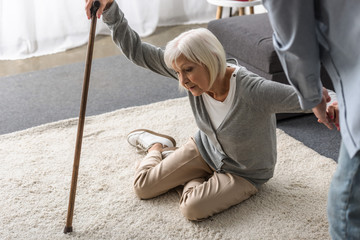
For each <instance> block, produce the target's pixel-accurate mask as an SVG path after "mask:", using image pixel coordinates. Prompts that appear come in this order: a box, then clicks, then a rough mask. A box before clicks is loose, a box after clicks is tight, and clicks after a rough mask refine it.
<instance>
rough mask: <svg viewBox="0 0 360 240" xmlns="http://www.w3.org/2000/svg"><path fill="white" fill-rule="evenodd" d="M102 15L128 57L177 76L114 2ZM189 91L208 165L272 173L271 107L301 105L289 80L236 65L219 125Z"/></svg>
mask: <svg viewBox="0 0 360 240" xmlns="http://www.w3.org/2000/svg"><path fill="white" fill-rule="evenodd" d="M103 21H104V22H105V23H106V24H107V25H108V27H109V28H110V30H111V32H112V37H113V40H114V42H115V43H116V44H117V45H118V46H119V47H120V48H121V49H122V51H123V53H124V54H125V55H126V56H127V57H128V58H129V59H130V60H131V61H132V62H133V63H135V64H137V65H139V66H141V67H145V68H148V69H150V70H151V71H154V72H156V73H159V74H161V75H164V76H167V77H171V78H175V79H177V77H176V74H175V72H174V71H173V70H172V69H169V68H167V66H166V65H165V62H164V57H163V56H164V51H163V50H162V49H161V48H158V47H155V46H152V45H150V44H147V43H143V42H141V39H140V37H139V36H138V34H137V33H136V32H134V31H133V30H132V29H131V28H130V27H129V25H128V23H127V20H126V19H125V18H124V14H123V13H122V11H121V10H120V9H119V7H118V5H117V4H116V2H114V3H113V4H112V6H111V7H110V8H109V9H108V10H107V11H105V12H104V15H103ZM188 97H189V100H190V105H191V108H192V111H193V114H194V117H195V120H196V124H197V126H198V127H199V131H198V132H197V133H196V134H195V136H194V139H195V142H196V145H197V147H198V149H199V151H200V154H201V155H202V157H203V158H204V159H205V161H206V162H207V163H208V164H209V166H211V167H212V168H213V169H215V170H216V171H218V172H228V173H233V174H236V175H239V176H242V177H244V178H246V179H248V180H249V181H250V182H252V183H253V184H255V185H256V186H257V187H258V186H259V185H261V184H263V183H264V182H266V181H267V180H269V179H270V178H271V177H272V176H273V172H274V167H275V163H276V118H275V113H279V112H301V111H302V110H301V108H300V104H299V101H298V97H297V95H296V93H295V91H294V89H293V88H292V87H291V86H289V85H285V84H280V83H276V82H273V81H269V80H266V79H263V78H261V77H259V76H258V75H255V74H254V73H252V72H250V71H247V70H246V68H244V67H240V69H239V71H238V73H237V76H236V92H235V99H234V102H233V105H232V107H231V109H230V111H229V113H228V114H227V116H226V117H225V119H224V121H223V122H222V123H221V125H220V126H219V127H218V129H214V128H213V127H212V124H211V121H210V118H209V115H208V113H207V111H206V108H205V105H204V101H203V98H202V96H198V97H194V96H193V95H192V94H191V93H190V92H188Z"/></svg>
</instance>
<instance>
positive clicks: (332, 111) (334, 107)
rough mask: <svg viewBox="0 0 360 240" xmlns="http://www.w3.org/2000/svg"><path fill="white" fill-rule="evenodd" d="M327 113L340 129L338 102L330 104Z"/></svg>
mask: <svg viewBox="0 0 360 240" xmlns="http://www.w3.org/2000/svg"><path fill="white" fill-rule="evenodd" d="M327 114H328V116H329V118H330V119H331V121H332V123H334V124H335V127H336V129H337V130H338V131H340V125H339V106H338V102H333V103H332V104H331V105H330V106H328V108H327Z"/></svg>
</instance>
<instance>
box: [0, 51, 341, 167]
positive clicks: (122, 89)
mask: <svg viewBox="0 0 360 240" xmlns="http://www.w3.org/2000/svg"><path fill="white" fill-rule="evenodd" d="M83 76H84V63H77V64H70V65H66V66H60V67H56V68H51V69H47V70H42V71H37V72H31V73H25V74H20V75H16V76H10V77H3V78H0V91H1V95H0V116H1V117H0V134H6V133H10V132H14V131H18V130H23V129H27V128H30V127H33V126H38V125H41V124H45V123H49V122H54V121H58V120H63V119H68V118H73V117H77V116H78V115H79V108H80V99H81V91H82V83H83ZM177 85H178V83H177V81H174V80H172V79H168V78H165V77H162V76H159V75H157V74H155V73H152V72H150V71H148V70H146V69H142V68H140V67H136V66H135V65H133V64H132V63H131V62H129V61H128V60H127V59H126V58H125V57H123V56H114V57H108V58H102V59H97V60H94V61H93V66H92V73H91V80H90V89H89V96H88V103H87V111H86V113H87V114H86V115H87V116H91V115H98V114H101V113H105V112H110V111H114V110H117V109H120V108H125V107H130V106H140V105H144V104H149V103H153V102H159V101H163V100H166V99H172V98H179V97H183V96H185V95H186V93H185V92H180V91H179V90H178V87H177ZM134 121H136V120H134ZM278 127H279V128H280V129H282V130H283V131H285V132H286V133H287V134H289V135H290V136H292V137H294V138H295V139H297V140H299V141H301V142H303V143H304V144H305V145H306V146H308V147H310V148H312V149H313V150H315V151H317V152H318V153H320V154H321V155H323V156H325V157H329V158H332V159H334V160H336V159H337V157H338V150H339V147H340V141H341V137H340V134H339V133H338V132H336V131H334V130H333V131H329V130H327V128H325V127H324V126H323V125H321V124H318V123H317V122H316V119H315V118H314V116H313V115H311V114H310V115H306V116H302V117H296V118H292V119H286V120H282V121H279V122H278Z"/></svg>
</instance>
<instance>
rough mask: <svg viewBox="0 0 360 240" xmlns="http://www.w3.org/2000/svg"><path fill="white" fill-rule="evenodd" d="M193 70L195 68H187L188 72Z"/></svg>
mask: <svg viewBox="0 0 360 240" xmlns="http://www.w3.org/2000/svg"><path fill="white" fill-rule="evenodd" d="M192 70H193V68H187V69H185V71H186V72H191V71H192Z"/></svg>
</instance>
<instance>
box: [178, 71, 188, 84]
mask: <svg viewBox="0 0 360 240" xmlns="http://www.w3.org/2000/svg"><path fill="white" fill-rule="evenodd" d="M179 81H180V83H181V85H183V86H185V84H186V83H188V82H189V80H187V78H186V77H185V76H184V75H183V74H181V73H180V74H179Z"/></svg>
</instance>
